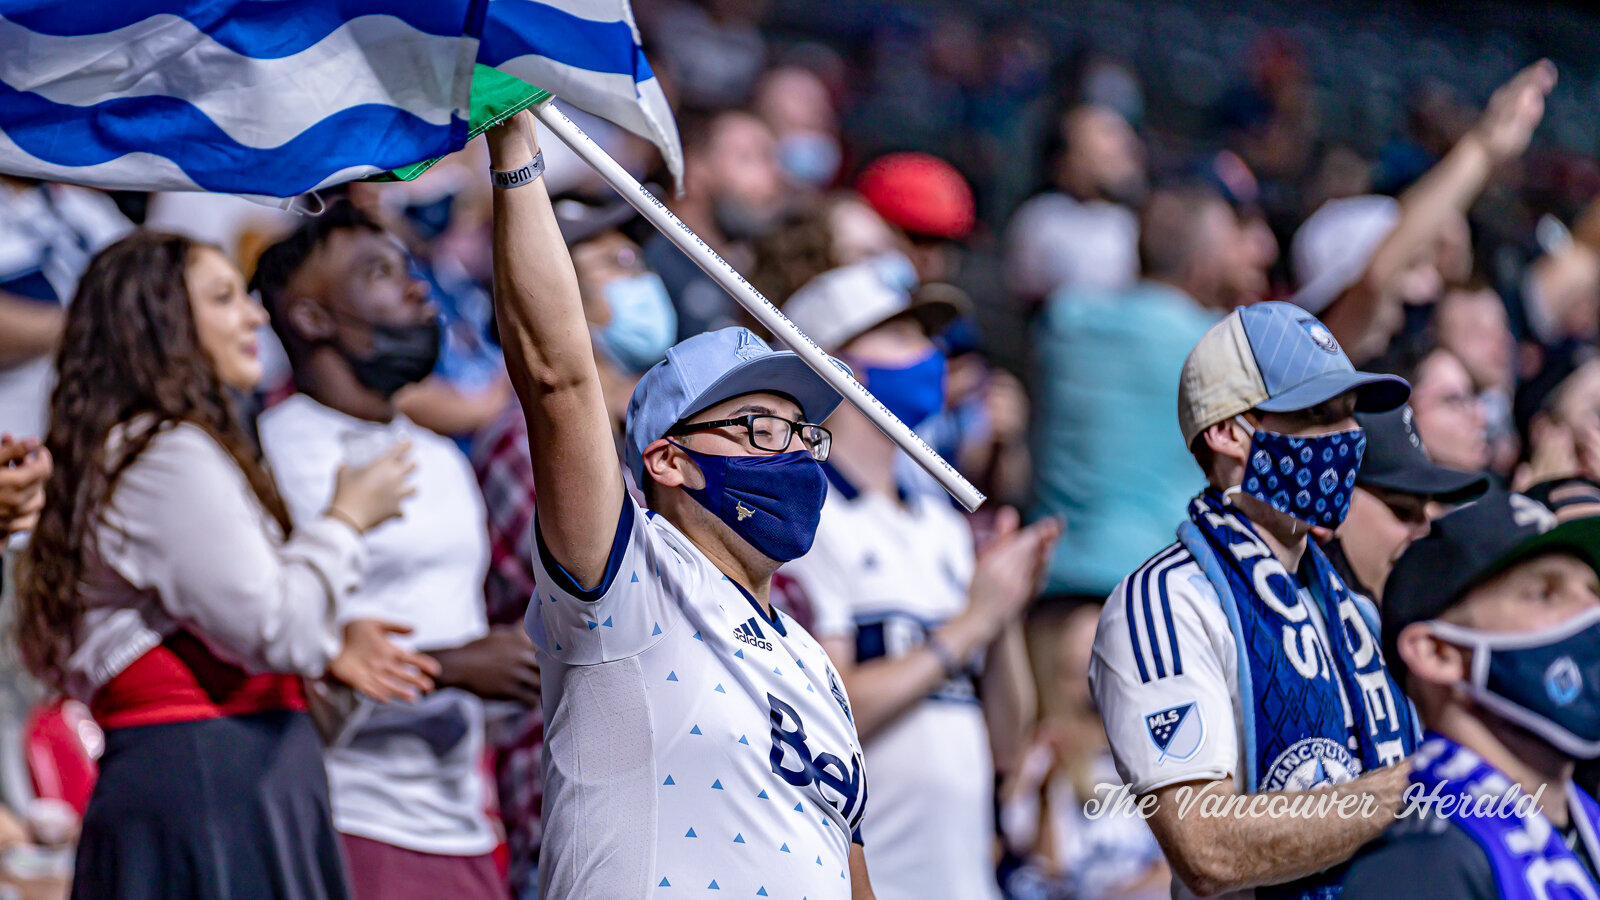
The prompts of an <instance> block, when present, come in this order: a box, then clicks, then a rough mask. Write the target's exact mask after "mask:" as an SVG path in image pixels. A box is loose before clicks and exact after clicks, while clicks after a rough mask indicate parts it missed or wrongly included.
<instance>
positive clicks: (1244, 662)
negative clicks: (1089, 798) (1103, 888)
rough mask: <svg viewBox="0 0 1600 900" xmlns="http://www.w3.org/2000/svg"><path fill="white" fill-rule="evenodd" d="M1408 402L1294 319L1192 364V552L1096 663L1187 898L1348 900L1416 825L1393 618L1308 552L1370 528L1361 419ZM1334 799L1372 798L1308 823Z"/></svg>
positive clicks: (1159, 582)
mask: <svg viewBox="0 0 1600 900" xmlns="http://www.w3.org/2000/svg"><path fill="white" fill-rule="evenodd" d="M1409 392H1410V387H1409V386H1408V385H1407V384H1406V383H1405V382H1404V381H1403V380H1401V379H1398V378H1395V377H1393V376H1388V375H1369V374H1367V373H1364V372H1357V371H1355V368H1354V367H1353V366H1352V365H1351V364H1350V360H1349V358H1348V357H1347V356H1345V354H1344V351H1343V350H1342V349H1341V348H1340V347H1339V344H1338V342H1337V341H1335V340H1334V338H1333V335H1332V334H1331V333H1330V332H1329V331H1328V329H1327V327H1326V326H1324V325H1323V324H1322V323H1321V322H1319V321H1317V320H1316V319H1315V318H1313V317H1312V316H1311V314H1310V313H1307V312H1306V311H1304V310H1302V309H1299V308H1297V307H1295V306H1291V305H1290V304H1287V303H1258V304H1255V305H1253V306H1246V307H1243V308H1242V309H1238V310H1235V311H1234V312H1232V313H1230V314H1229V315H1228V316H1227V318H1225V319H1223V320H1222V321H1220V322H1218V323H1217V324H1215V325H1213V326H1212V327H1211V328H1210V329H1209V330H1208V331H1207V332H1206V333H1205V335H1203V336H1202V337H1201V338H1200V340H1199V342H1198V343H1197V344H1196V345H1195V348H1194V350H1193V351H1192V352H1191V353H1190V354H1189V357H1188V359H1186V360H1185V361H1184V364H1183V370H1182V376H1181V381H1180V383H1179V388H1178V423H1179V426H1180V430H1181V431H1182V433H1183V439H1184V441H1185V442H1187V443H1188V445H1189V448H1190V450H1191V451H1192V452H1193V453H1194V455H1195V459H1196V461H1197V462H1198V463H1199V464H1200V469H1201V472H1203V473H1204V479H1205V481H1204V484H1205V489H1204V490H1202V491H1201V492H1200V494H1199V495H1198V496H1196V497H1195V498H1194V499H1193V500H1191V501H1190V504H1189V516H1188V518H1187V520H1186V521H1184V522H1183V523H1182V524H1180V525H1179V527H1178V541H1177V543H1175V544H1173V545H1172V546H1169V547H1167V548H1166V549H1164V550H1162V551H1161V552H1160V553H1158V554H1156V555H1155V556H1154V557H1152V558H1151V559H1150V560H1149V561H1148V562H1146V563H1145V564H1144V565H1142V566H1140V567H1139V568H1138V569H1136V570H1135V571H1134V572H1133V573H1132V574H1131V575H1129V576H1127V577H1126V578H1124V579H1123V580H1122V583H1121V584H1119V585H1118V586H1117V588H1116V590H1114V591H1113V592H1112V594H1111V596H1110V599H1109V600H1108V601H1107V602H1106V605H1105V608H1104V610H1103V611H1102V613H1101V615H1100V625H1099V628H1098V630H1097V631H1096V634H1095V642H1094V654H1093V656H1092V657H1091V659H1090V664H1089V679H1090V683H1091V685H1092V687H1093V691H1094V698H1095V704H1096V705H1097V706H1098V707H1099V709H1100V713H1101V716H1102V718H1103V719H1104V721H1105V727H1106V737H1107V739H1108V741H1109V743H1110V745H1111V752H1112V756H1113V757H1114V759H1115V761H1116V764H1117V772H1118V774H1119V775H1121V776H1122V780H1123V781H1124V783H1126V784H1127V785H1128V786H1129V788H1130V789H1131V790H1132V792H1133V793H1134V794H1137V795H1140V800H1141V802H1145V803H1148V804H1149V805H1150V809H1149V811H1150V812H1151V816H1150V828H1151V830H1152V831H1153V832H1155V835H1156V840H1157V841H1159V842H1160V844H1161V848H1162V850H1163V851H1165V853H1166V856H1167V861H1168V862H1169V863H1171V865H1172V871H1173V875H1174V879H1173V896H1174V897H1179V898H1184V897H1189V896H1213V895H1218V894H1227V895H1228V896H1229V897H1232V898H1237V897H1250V896H1255V897H1258V898H1262V900H1265V898H1280V897H1290V898H1307V900H1310V898H1316V900H1323V898H1331V897H1335V896H1337V895H1338V892H1339V880H1340V877H1341V874H1342V873H1341V871H1340V868H1339V866H1340V864H1342V863H1344V862H1345V861H1346V860H1348V859H1349V858H1350V856H1351V854H1352V853H1354V852H1355V850H1356V849H1357V848H1358V847H1360V846H1361V845H1362V844H1363V843H1365V842H1367V841H1368V840H1370V839H1372V838H1373V837H1375V836H1377V835H1378V834H1379V833H1380V832H1381V831H1382V830H1383V829H1384V827H1385V826H1387V825H1388V824H1389V822H1390V821H1392V816H1393V813H1394V812H1395V811H1396V810H1397V809H1398V808H1399V805H1400V792H1401V791H1402V790H1403V789H1404V788H1405V786H1406V783H1407V781H1406V779H1407V777H1408V775H1409V773H1410V767H1409V764H1408V763H1406V762H1405V759H1406V757H1407V756H1408V755H1409V754H1410V752H1411V750H1412V749H1413V748H1414V747H1415V745H1416V741H1417V737H1418V733H1419V732H1418V729H1417V726H1416V722H1415V721H1414V717H1413V715H1412V710H1411V704H1410V703H1408V702H1407V701H1406V698H1405V694H1404V693H1403V692H1402V691H1401V690H1400V688H1399V686H1398V685H1396V684H1395V682H1394V679H1393V678H1392V677H1391V676H1390V675H1389V673H1388V671H1387V670H1386V668H1385V665H1384V656H1383V653H1382V652H1381V651H1380V649H1379V641H1378V635H1379V629H1378V618H1377V611H1376V610H1375V609H1374V608H1373V606H1372V604H1371V602H1370V601H1368V600H1367V599H1366V598H1365V597H1362V596H1360V595H1359V594H1358V593H1356V592H1355V591H1354V590H1352V589H1351V588H1349V587H1348V586H1347V585H1346V584H1345V583H1344V581H1343V579H1342V578H1340V577H1339V576H1338V574H1337V573H1336V572H1335V570H1334V568H1333V566H1332V565H1331V564H1330V563H1329V561H1328V559H1327V557H1326V556H1325V555H1324V554H1323V553H1322V551H1321V549H1319V548H1318V546H1317V545H1316V542H1314V541H1308V540H1307V537H1308V535H1309V534H1310V532H1311V530H1312V529H1313V528H1314V527H1321V528H1336V527H1338V526H1339V524H1340V523H1341V522H1343V520H1344V517H1345V513H1346V512H1347V511H1348V510H1349V507H1350V495H1351V492H1352V491H1353V490H1354V489H1355V483H1356V473H1357V469H1358V468H1359V467H1360V465H1361V459H1362V455H1363V451H1364V449H1365V446H1366V436H1365V435H1364V434H1363V433H1362V431H1361V429H1360V427H1359V425H1358V424H1357V422H1356V420H1355V419H1354V418H1353V417H1352V416H1353V413H1354V412H1355V411H1357V410H1361V411H1368V412H1381V411H1383V410H1386V409H1392V408H1394V407H1396V406H1399V405H1400V404H1401V403H1403V402H1404V401H1405V399H1406V396H1407V395H1408V394H1409ZM1196 482H1197V484H1198V483H1200V482H1201V479H1200V473H1197V476H1196ZM1317 788H1331V791H1332V795H1333V796H1334V797H1335V798H1336V799H1343V798H1347V797H1349V798H1353V799H1350V804H1351V814H1350V815H1341V814H1339V812H1337V811H1334V812H1330V813H1329V814H1327V815H1317V814H1315V813H1314V811H1313V813H1312V814H1307V813H1306V812H1296V811H1294V809H1292V808H1291V807H1289V805H1288V804H1289V801H1290V800H1292V799H1294V798H1293V794H1294V792H1298V791H1309V790H1313V789H1317ZM1202 791H1203V792H1205V793H1207V794H1211V795H1216V796H1218V797H1220V798H1221V800H1220V801H1219V802H1226V801H1229V800H1231V799H1232V795H1247V794H1249V795H1258V796H1256V797H1250V798H1247V799H1246V800H1245V801H1244V802H1242V803H1234V804H1233V805H1227V806H1223V807H1222V808H1221V809H1217V810H1214V811H1213V812H1211V813H1210V814H1206V813H1205V812H1203V807H1199V806H1197V805H1194V804H1186V803H1185V802H1184V801H1185V800H1191V801H1192V800H1194V799H1195V797H1196V796H1197V795H1199V794H1200V793H1201V792H1202ZM1236 892H1237V893H1236Z"/></svg>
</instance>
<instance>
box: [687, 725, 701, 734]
mask: <svg viewBox="0 0 1600 900" xmlns="http://www.w3.org/2000/svg"><path fill="white" fill-rule="evenodd" d="M689 733H690V734H699V733H700V726H699V725H696V726H694V727H693V728H690V729H689Z"/></svg>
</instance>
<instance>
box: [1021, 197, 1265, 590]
mask: <svg viewBox="0 0 1600 900" xmlns="http://www.w3.org/2000/svg"><path fill="white" fill-rule="evenodd" d="M1267 262H1268V261H1267V260H1263V259H1262V258H1261V254H1260V253H1259V252H1258V251H1257V250H1256V249H1255V248H1254V247H1253V245H1252V242H1251V241H1250V239H1249V237H1248V236H1247V235H1246V233H1245V232H1244V230H1243V229H1242V228H1241V227H1240V221H1239V217H1238V214H1237V213H1236V212H1235V211H1234V209H1233V207H1231V206H1230V205H1229V204H1228V203H1227V202H1226V201H1225V200H1224V199H1223V198H1222V197H1221V196H1220V195H1219V194H1217V193H1216V192H1214V191H1212V190H1211V189H1209V188H1206V187H1199V186H1193V187H1179V188H1171V189H1164V190H1159V191H1156V192H1154V193H1153V194H1152V195H1151V196H1150V198H1149V200H1148V201H1147V202H1146V204H1145V206H1144V209H1143V210H1142V211H1141V214H1140V222H1139V264H1140V269H1141V273H1142V276H1143V278H1142V280H1140V281H1139V282H1137V283H1135V284H1134V285H1132V286H1131V287H1129V288H1127V289H1126V290H1123V291H1120V292H1114V293H1105V292H1090V291H1074V290H1071V289H1067V290H1064V291H1062V292H1059V293H1057V294H1055V295H1053V296H1052V297H1051V298H1050V299H1049V301H1048V302H1047V303H1046V305H1045V308H1044V310H1043V312H1042V313H1041V315H1040V318H1039V320H1038V324H1037V327H1036V329H1035V337H1034V346H1033V350H1034V356H1033V358H1034V373H1033V375H1034V383H1033V392H1032V393H1033V397H1034V402H1035V404H1036V406H1035V420H1034V427H1033V430H1032V434H1033V458H1034V467H1035V468H1034V492H1033V494H1034V507H1033V514H1034V516H1037V517H1043V516H1051V515H1059V516H1063V517H1064V518H1065V519H1066V530H1065V532H1064V533H1063V534H1062V536H1061V540H1060V541H1059V543H1057V545H1056V551H1055V556H1054V558H1053V560H1052V561H1051V565H1050V572H1049V579H1048V581H1047V583H1046V589H1045V593H1046V596H1047V597H1053V598H1058V599H1075V598H1082V599H1090V598H1092V599H1094V600H1095V601H1097V602H1098V601H1101V600H1103V599H1104V598H1105V596H1106V595H1107V594H1108V593H1110V592H1111V589H1112V588H1113V587H1115V586H1116V584H1117V581H1118V580H1119V579H1121V577H1122V576H1123V575H1124V574H1126V573H1127V572H1129V571H1130V570H1132V569H1134V568H1136V567H1138V565H1139V563H1140V562H1141V561H1143V560H1144V559H1146V558H1147V557H1149V556H1150V554H1151V553H1154V552H1155V551H1157V550H1159V549H1161V548H1162V547H1163V546H1165V545H1167V544H1169V543H1171V542H1172V523H1173V522H1174V521H1177V520H1180V519H1182V518H1183V516H1184V509H1185V507H1186V504H1187V503H1188V501H1189V498H1190V497H1192V496H1194V494H1195V493H1196V492H1197V491H1199V490H1200V489H1201V488H1202V487H1204V482H1203V479H1202V478H1201V477H1200V475H1199V473H1198V472H1197V471H1196V469H1195V466H1194V458H1193V457H1192V456H1191V455H1190V453H1189V449H1188V448H1187V447H1185V446H1184V444H1183V436H1182V435H1181V434H1180V433H1179V431H1178V429H1177V428H1176V427H1174V425H1173V410H1174V409H1176V408H1177V402H1178V374H1179V371H1180V370H1181V369H1182V368H1183V361H1184V358H1185V357H1186V356H1188V353H1189V350H1190V349H1191V348H1193V347H1194V345H1195V343H1196V342H1197V341H1199V339H1200V336H1201V335H1202V334H1204V333H1205V331H1206V329H1207V328H1209V327H1211V325H1212V324H1213V323H1215V322H1216V321H1217V320H1218V319H1219V318H1221V317H1222V316H1223V315H1224V314H1225V313H1226V312H1227V311H1229V310H1230V309H1233V308H1234V307H1236V306H1240V305H1243V304H1245V303H1249V302H1252V301H1254V300H1257V299H1259V298H1260V297H1261V296H1262V295H1263V294H1264V292H1265V288H1266V271H1265V269H1266V265H1267Z"/></svg>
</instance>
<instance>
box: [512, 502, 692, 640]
mask: <svg viewBox="0 0 1600 900" xmlns="http://www.w3.org/2000/svg"><path fill="white" fill-rule="evenodd" d="M536 515H537V514H536ZM653 515H655V513H652V512H648V511H646V510H644V509H642V508H640V507H639V505H638V504H637V503H636V502H635V501H634V499H633V497H632V496H630V495H628V494H626V493H624V495H623V502H622V513H621V515H620V516H619V517H618V519H617V532H616V535H615V537H614V538H613V539H612V543H611V553H610V555H609V556H608V557H607V558H606V569H605V575H604V577H602V578H601V580H600V583H599V584H598V585H596V586H595V587H594V588H593V589H591V590H585V589H584V588H583V587H582V586H580V585H579V584H578V583H577V582H576V581H574V580H573V578H572V576H571V575H569V574H568V573H567V571H566V570H565V569H563V568H562V567H561V563H560V562H558V561H557V560H555V559H554V558H552V557H551V555H550V550H549V548H548V547H546V546H545V542H544V537H543V535H542V534H541V533H540V531H539V527H538V524H537V522H536V523H535V526H534V543H535V544H536V550H535V552H534V556H533V571H534V576H535V580H536V583H537V584H538V589H537V593H535V595H534V596H533V598H532V599H531V600H530V602H529V604H528V612H527V615H526V619H525V622H524V625H525V627H526V628H527V631H528V634H529V635H530V636H531V637H532V638H533V642H534V644H535V646H537V647H538V648H539V649H540V650H542V651H543V652H545V653H548V654H550V655H551V656H553V657H555V658H556V659H559V660H561V661H562V662H564V663H566V664H568V665H575V666H582V665H595V664H599V663H606V662H612V661H615V660H619V659H627V658H628V657H631V656H637V655H638V654H640V653H643V652H644V651H645V650H647V649H649V648H650V647H651V646H653V645H654V644H655V643H656V642H657V641H659V640H661V638H662V635H663V634H665V633H666V632H667V630H668V629H670V628H672V627H674V626H675V625H677V624H678V623H679V622H680V621H681V619H682V615H681V613H680V609H681V604H682V603H683V601H684V599H685V598H686V597H689V596H691V595H692V594H693V592H694V591H695V590H696V589H697V587H698V585H697V583H696V582H697V581H698V580H699V578H700V577H701V576H700V573H699V571H698V570H697V569H696V568H694V567H691V566H685V565H684V564H683V555H682V551H680V550H679V549H677V548H674V547H673V546H672V544H671V542H670V540H669V539H668V538H667V536H666V535H664V534H663V533H662V531H661V530H660V529H656V528H651V527H650V526H649V522H648V519H649V517H651V516H653ZM645 579H649V581H648V582H647V583H648V584H649V586H650V589H649V590H636V589H633V586H635V585H638V584H640V582H641V581H642V580H645Z"/></svg>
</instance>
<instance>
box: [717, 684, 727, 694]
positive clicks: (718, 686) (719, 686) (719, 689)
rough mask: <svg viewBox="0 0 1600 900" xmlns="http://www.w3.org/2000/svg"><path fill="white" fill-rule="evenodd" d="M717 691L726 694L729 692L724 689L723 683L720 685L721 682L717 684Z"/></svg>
mask: <svg viewBox="0 0 1600 900" xmlns="http://www.w3.org/2000/svg"><path fill="white" fill-rule="evenodd" d="M717 693H719V694H726V693H727V691H725V690H723V689H722V685H720V684H719V685H717Z"/></svg>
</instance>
